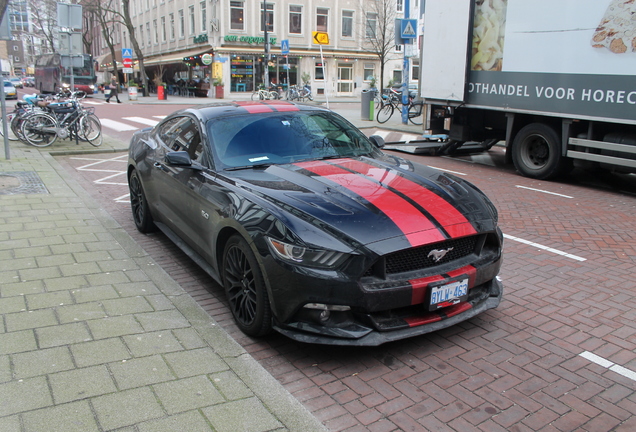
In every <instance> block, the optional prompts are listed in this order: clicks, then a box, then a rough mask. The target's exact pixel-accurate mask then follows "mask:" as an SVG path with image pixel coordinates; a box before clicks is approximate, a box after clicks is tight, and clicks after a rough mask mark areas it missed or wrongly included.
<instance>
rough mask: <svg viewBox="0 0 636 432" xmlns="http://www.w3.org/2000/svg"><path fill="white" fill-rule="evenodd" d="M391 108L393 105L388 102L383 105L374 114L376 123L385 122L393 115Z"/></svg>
mask: <svg viewBox="0 0 636 432" xmlns="http://www.w3.org/2000/svg"><path fill="white" fill-rule="evenodd" d="M393 109H394V108H393V105H392V104H390V103H387V104H385V105H383V106H382V108H380V110H379V111H378V115H377V116H376V120H377V121H378V123H386V122H387V121H388V120H389V119H390V118H391V116H392V115H393Z"/></svg>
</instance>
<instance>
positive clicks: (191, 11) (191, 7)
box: [188, 6, 195, 35]
mask: <svg viewBox="0 0 636 432" xmlns="http://www.w3.org/2000/svg"><path fill="white" fill-rule="evenodd" d="M188 13H189V15H190V34H191V35H193V34H194V32H195V30H194V25H195V21H194V6H189V7H188Z"/></svg>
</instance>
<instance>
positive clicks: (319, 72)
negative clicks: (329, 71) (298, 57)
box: [314, 62, 325, 80]
mask: <svg viewBox="0 0 636 432" xmlns="http://www.w3.org/2000/svg"><path fill="white" fill-rule="evenodd" d="M314 78H315V79H316V80H324V79H325V71H324V69H323V67H322V62H316V68H315V70H314Z"/></svg>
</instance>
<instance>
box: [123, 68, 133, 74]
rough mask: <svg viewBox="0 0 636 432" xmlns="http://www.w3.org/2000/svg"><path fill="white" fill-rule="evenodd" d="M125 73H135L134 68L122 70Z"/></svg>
mask: <svg viewBox="0 0 636 432" xmlns="http://www.w3.org/2000/svg"><path fill="white" fill-rule="evenodd" d="M122 72H123V73H133V68H124V69H123V70H122Z"/></svg>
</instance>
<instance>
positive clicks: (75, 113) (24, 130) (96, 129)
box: [20, 95, 103, 147]
mask: <svg viewBox="0 0 636 432" xmlns="http://www.w3.org/2000/svg"><path fill="white" fill-rule="evenodd" d="M73 96H74V97H71V98H70V99H68V100H66V101H61V102H48V103H46V104H45V105H44V106H43V107H42V108H43V110H42V111H40V112H33V113H31V114H29V115H27V116H25V117H24V118H23V120H22V125H21V129H20V131H21V135H22V136H21V138H22V139H23V140H24V141H25V142H27V143H28V144H30V145H33V146H35V147H47V146H50V145H52V144H53V143H54V142H55V141H56V140H57V139H58V138H60V139H65V138H71V139H75V141H76V142H77V143H79V141H80V140H81V141H88V142H89V143H90V144H92V145H93V146H95V147H97V146H100V145H101V144H102V139H103V138H102V127H101V122H100V121H99V118H97V116H96V115H95V108H94V107H90V108H85V107H83V106H82V105H81V104H80V103H79V101H78V99H77V98H76V97H75V96H76V95H73Z"/></svg>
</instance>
